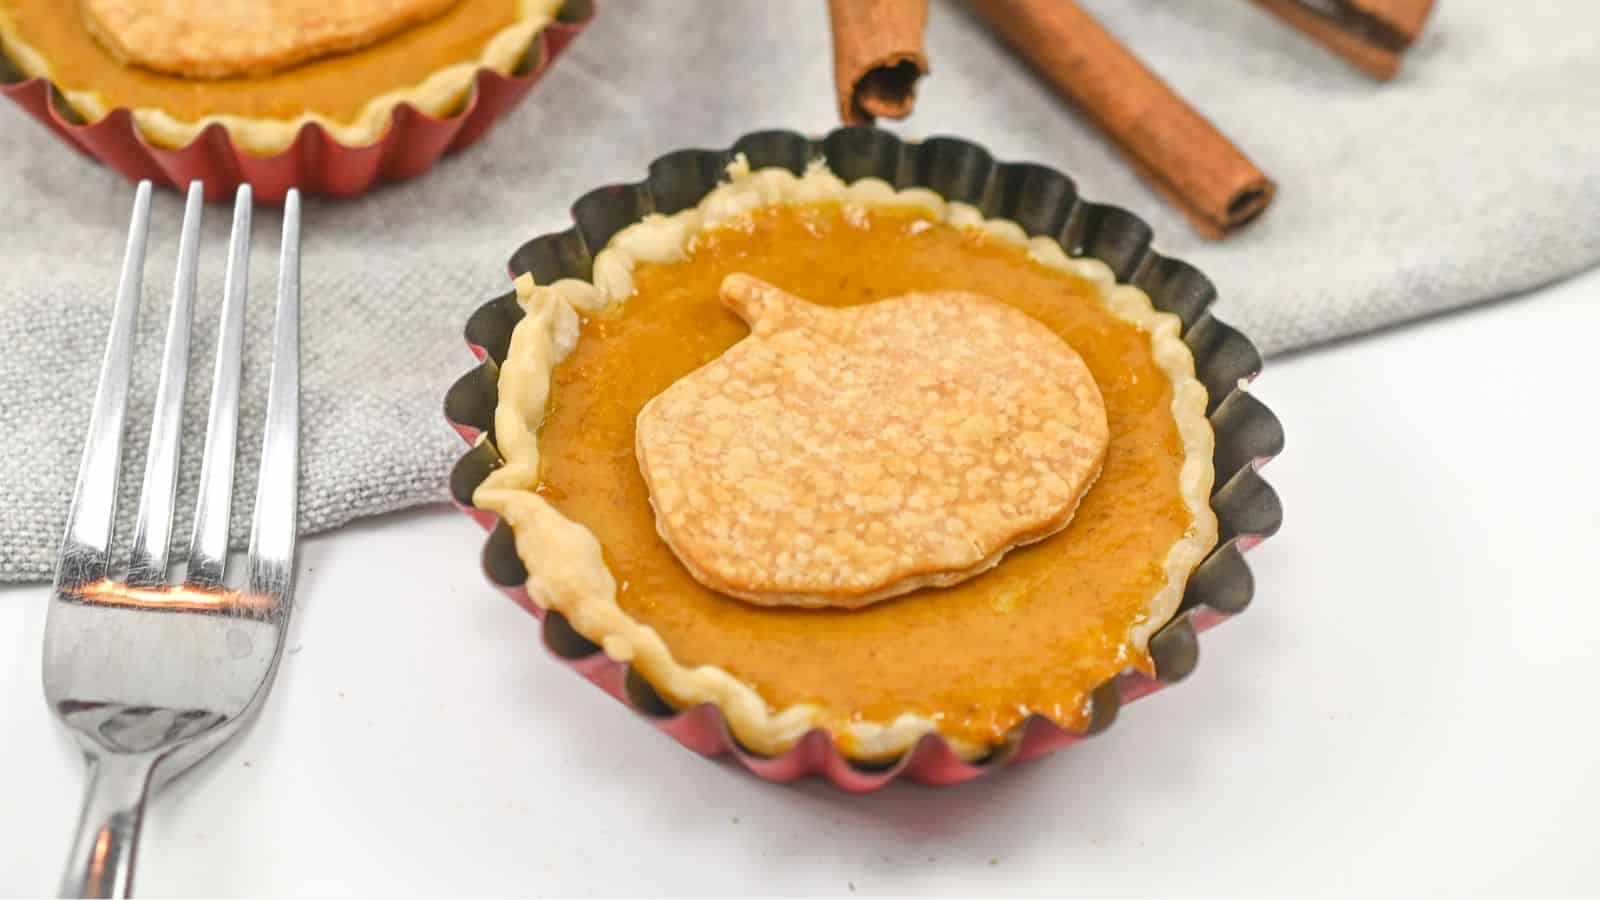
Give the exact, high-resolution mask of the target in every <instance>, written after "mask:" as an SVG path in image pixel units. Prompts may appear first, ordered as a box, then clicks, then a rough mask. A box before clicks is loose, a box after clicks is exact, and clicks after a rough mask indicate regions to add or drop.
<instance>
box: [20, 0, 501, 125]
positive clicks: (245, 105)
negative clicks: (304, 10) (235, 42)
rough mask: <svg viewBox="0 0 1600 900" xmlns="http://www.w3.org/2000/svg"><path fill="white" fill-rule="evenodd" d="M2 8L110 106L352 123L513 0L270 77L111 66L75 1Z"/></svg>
mask: <svg viewBox="0 0 1600 900" xmlns="http://www.w3.org/2000/svg"><path fill="white" fill-rule="evenodd" d="M0 8H3V9H4V10H5V12H6V15H7V16H8V17H9V18H10V19H11V20H12V22H13V24H14V26H15V28H16V30H17V34H18V36H19V37H20V38H21V39H22V41H23V43H25V44H27V45H28V46H30V47H32V48H33V49H34V50H36V51H38V53H39V55H41V56H43V57H44V58H45V59H46V60H48V61H49V65H50V78H51V80H52V81H54V82H55V83H56V84H57V86H59V87H61V88H62V89H64V90H68V91H84V92H93V93H96V94H99V95H100V98H101V100H102V101H103V102H104V104H105V106H106V108H108V109H116V108H119V107H128V108H131V109H159V110H163V111H165V112H167V113H168V114H170V115H172V116H173V117H175V118H177V119H180V120H183V121H190V122H193V121H199V120H200V119H203V118H205V117H206V116H209V115H236V116H244V117H247V118H253V119H294V118H296V117H298V116H300V115H301V114H303V113H306V112H316V113H321V114H322V115H324V116H327V117H328V118H329V119H332V120H333V121H336V122H353V121H355V120H356V119H357V118H358V117H359V116H360V114H361V111H362V109H363V108H365V107H366V105H367V103H368V102H369V101H371V100H373V99H374V98H376V97H379V96H382V95H383V94H387V93H389V92H391V91H396V90H401V89H403V88H409V87H413V86H415V85H417V84H420V83H421V82H423V81H424V80H426V79H427V78H428V76H429V75H432V74H433V73H434V72H437V71H439V70H440V69H443V68H446V67H447V66H451V65H454V64H456V63H462V62H474V61H477V60H478V59H479V58H480V57H481V55H482V54H483V50H484V48H485V47H486V46H487V45H488V43H489V41H490V39H491V38H493V37H494V36H495V35H496V34H497V33H499V32H500V30H501V29H503V28H506V27H507V26H509V25H511V24H512V23H514V22H515V21H516V19H517V0H461V2H460V3H457V4H456V5H455V6H453V7H451V8H450V10H449V11H448V12H446V13H444V14H443V15H441V16H439V17H438V18H436V19H433V20H431V21H429V22H425V23H423V24H421V25H417V26H414V27H412V28H408V29H406V30H404V31H401V32H398V33H397V34H394V35H391V36H390V37H387V38H385V39H383V40H381V41H378V42H377V43H374V44H371V45H369V46H366V47H363V48H360V49H358V50H354V51H351V52H349V53H341V54H335V55H332V56H326V57H322V58H320V59H315V60H312V61H310V62H307V63H303V64H301V65H298V66H294V67H292V68H288V69H284V70H283V71H281V72H276V73H273V74H270V75H260V76H252V77H249V78H223V79H215V80H208V79H188V78H181V77H178V76H173V75H164V74H161V73H159V72H154V71H150V70H148V69H140V68H136V67H132V66H127V65H124V64H122V63H121V62H118V61H117V59H116V57H114V56H112V55H111V53H110V52H109V51H107V50H106V49H105V47H103V46H102V45H101V44H100V43H99V42H98V41H96V40H95V38H94V36H93V35H91V34H90V33H89V30H88V28H87V26H85V24H84V21H83V16H82V14H81V13H80V12H79V10H78V7H77V4H76V3H66V2H62V0H0ZM29 74H40V73H29Z"/></svg>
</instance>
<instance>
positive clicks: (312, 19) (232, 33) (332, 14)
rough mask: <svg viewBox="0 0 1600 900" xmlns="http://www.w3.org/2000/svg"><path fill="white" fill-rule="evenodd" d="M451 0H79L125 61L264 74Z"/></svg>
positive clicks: (193, 71) (211, 72)
mask: <svg viewBox="0 0 1600 900" xmlns="http://www.w3.org/2000/svg"><path fill="white" fill-rule="evenodd" d="M456 2H457V0H82V3H83V16H84V21H85V22H86V23H87V24H88V27H89V31H90V32H91V33H92V34H94V36H95V38H96V39H97V40H99V41H100V42H101V43H102V44H104V45H105V46H106V48H107V49H108V50H110V51H111V53H112V55H113V56H116V57H117V58H118V59H119V60H121V61H122V62H123V63H126V64H129V65H136V66H143V67H145V68H147V69H154V70H155V71H157V72H165V73H167V74H169V75H178V76H182V77H186V78H230V77H237V76H243V75H265V74H267V73H269V72H276V71H278V70H280V69H286V68H288V67H290V66H292V65H295V64H296V63H302V62H305V61H307V60H310V59H315V58H317V57H319V56H326V55H328V54H330V53H338V52H340V51H344V50H354V49H356V48H357V47H364V46H366V45H367V44H371V43H373V42H375V41H378V40H380V39H382V38H385V37H388V36H389V35H391V34H394V33H395V32H397V31H400V30H401V29H403V28H407V27H410V26H412V25H415V24H417V23H419V22H425V21H427V20H428V19H431V18H433V17H435V16H437V15H439V14H441V13H443V12H444V11H445V10H447V9H449V8H450V7H451V6H452V5H453V4H455V3H456Z"/></svg>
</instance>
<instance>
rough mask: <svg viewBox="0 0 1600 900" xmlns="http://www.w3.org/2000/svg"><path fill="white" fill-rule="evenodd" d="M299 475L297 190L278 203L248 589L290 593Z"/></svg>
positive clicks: (298, 222)
mask: <svg viewBox="0 0 1600 900" xmlns="http://www.w3.org/2000/svg"><path fill="white" fill-rule="evenodd" d="M299 477H300V192H299V191H298V190H290V191H289V194H288V196H287V197H285V198H284V203H283V245H282V249H281V250H280V253H279V260H278V310H277V317H276V321H275V324H274V326H273V336H272V380H271V382H270V383H269V384H268V386H267V419H266V426H265V429H264V434H263V436H262V439H261V471H260V473H259V476H258V480H257V482H256V509H255V520H254V522H253V523H252V524H251V526H250V556H249V563H248V566H249V576H248V580H247V585H248V589H249V590H250V592H251V593H253V594H257V595H262V594H265V595H276V596H280V597H283V598H285V599H287V598H288V596H289V591H288V588H289V580H290V578H291V576H292V575H293V572H294V542H295V511H296V509H297V508H298V504H297V500H298V494H299Z"/></svg>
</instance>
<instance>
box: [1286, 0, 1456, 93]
mask: <svg viewBox="0 0 1600 900" xmlns="http://www.w3.org/2000/svg"><path fill="white" fill-rule="evenodd" d="M1255 3H1256V5H1257V6H1260V7H1261V8H1262V9H1265V10H1266V11H1268V12H1270V13H1272V14H1273V15H1275V16H1277V17H1278V18H1280V19H1282V20H1283V21H1284V22H1286V23H1287V24H1289V25H1290V26H1292V27H1294V28H1295V29H1296V30H1298V31H1300V32H1301V33H1303V34H1305V35H1306V36H1307V37H1309V38H1311V39H1312V40H1314V41H1316V42H1317V43H1319V44H1321V45H1322V46H1324V47H1326V48H1327V49H1328V50H1330V51H1332V52H1333V53H1334V54H1336V55H1338V56H1340V57H1342V58H1343V59H1344V60H1345V61H1346V62H1348V63H1350V64H1351V65H1353V66H1355V67H1356V68H1358V69H1360V70H1361V71H1363V72H1365V73H1367V74H1368V75H1370V76H1372V77H1373V78H1376V79H1378V80H1379V81H1388V80H1389V79H1391V78H1393V77H1394V75H1395V73H1396V72H1398V71H1399V70H1400V59H1401V54H1402V53H1404V52H1405V49H1406V48H1407V47H1409V46H1411V44H1412V42H1414V41H1415V40H1416V39H1417V36H1418V35H1419V34H1421V33H1422V26H1423V24H1424V23H1425V22H1427V20H1428V13H1429V12H1430V11H1432V9H1433V0H1319V2H1308V0H1255Z"/></svg>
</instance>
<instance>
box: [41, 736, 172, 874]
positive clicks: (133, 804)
mask: <svg viewBox="0 0 1600 900" xmlns="http://www.w3.org/2000/svg"><path fill="white" fill-rule="evenodd" d="M85 757H86V759H87V761H88V763H89V783H88V785H87V786H86V787H85V789H84V796H83V813H82V815H81V816H80V817H79V819H78V834H77V837H76V838H75V839H74V840H73V842H72V855H71V856H69V857H67V871H66V873H65V874H64V875H62V877H61V896H63V897H127V896H130V894H131V892H132V890H133V861H134V853H135V852H136V851H137V850H138V848H139V826H140V825H141V824H142V823H143V821H144V802H145V798H146V797H147V796H148V795H149V791H150V775H151V773H152V772H153V771H154V769H155V764H156V761H157V757H156V756H155V755H154V754H137V755H132V754H118V753H90V754H85Z"/></svg>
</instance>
